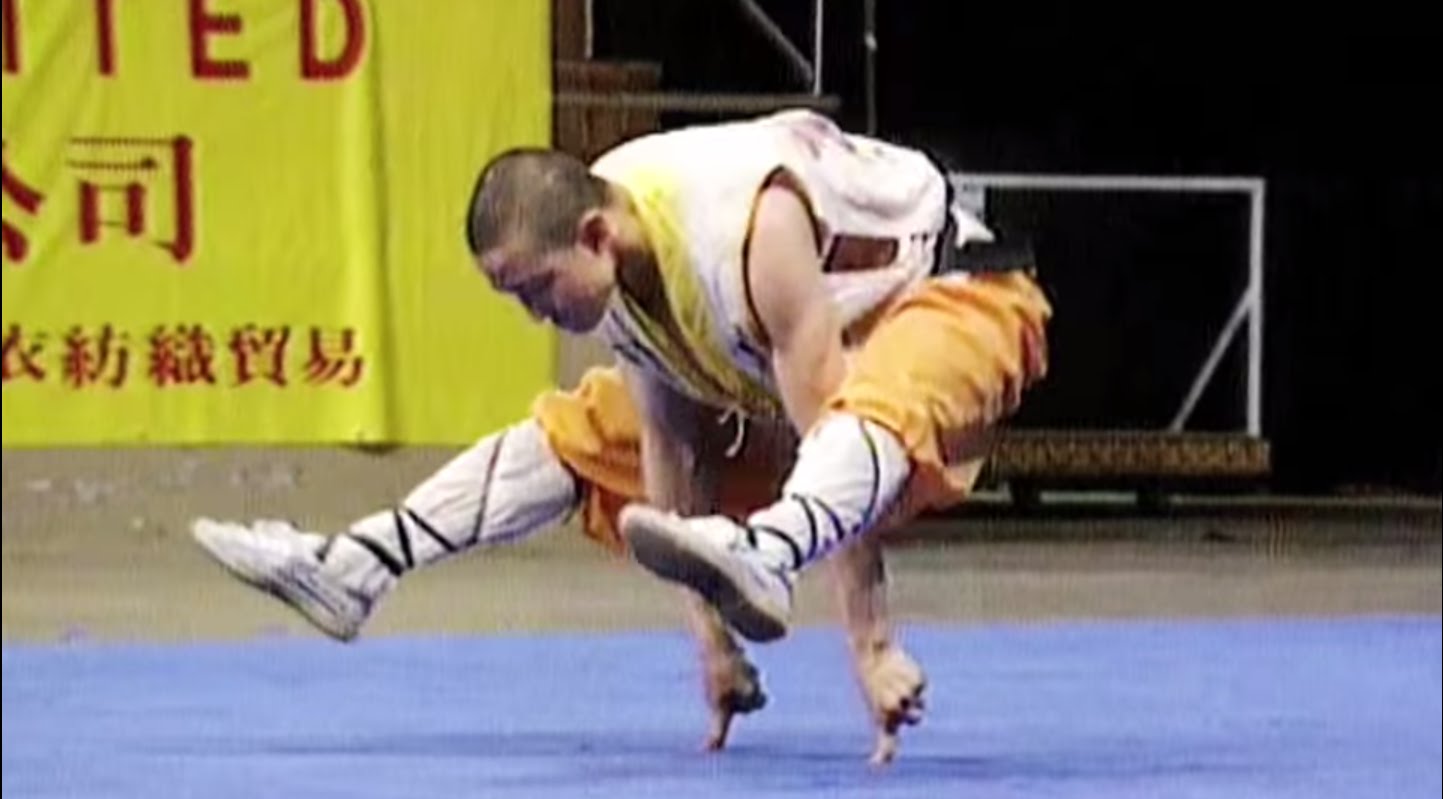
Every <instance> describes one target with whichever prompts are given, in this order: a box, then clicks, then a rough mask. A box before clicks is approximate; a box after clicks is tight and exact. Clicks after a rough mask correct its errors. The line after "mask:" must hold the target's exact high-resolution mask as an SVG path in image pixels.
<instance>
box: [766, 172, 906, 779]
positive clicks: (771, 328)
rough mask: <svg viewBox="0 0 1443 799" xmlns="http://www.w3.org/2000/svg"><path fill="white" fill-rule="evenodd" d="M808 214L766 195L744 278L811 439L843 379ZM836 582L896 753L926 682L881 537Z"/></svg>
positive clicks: (835, 326)
mask: <svg viewBox="0 0 1443 799" xmlns="http://www.w3.org/2000/svg"><path fill="white" fill-rule="evenodd" d="M813 230H814V226H813V221H812V217H811V211H810V210H809V209H808V208H807V204H806V202H805V201H804V200H803V198H802V195H801V194H800V193H799V191H798V190H797V188H796V187H795V186H794V185H792V184H791V183H790V182H789V181H787V180H782V181H780V182H775V183H773V184H772V185H770V186H768V187H767V188H766V189H765V190H763V192H762V194H761V196H760V197H759V198H758V201H757V211H756V215H755V217H754V222H753V228H752V238H751V248H750V250H749V256H748V257H749V263H748V269H747V275H748V279H749V280H751V281H753V282H752V285H751V286H750V289H751V296H752V297H753V298H754V300H755V305H756V312H757V316H758V321H759V322H760V323H761V325H762V326H763V328H764V329H765V331H766V334H767V336H768V337H769V339H770V343H771V348H772V364H773V369H774V370H775V373H776V379H777V385H778V387H779V388H780V390H781V393H782V401H783V403H784V404H785V405H786V409H787V415H788V416H789V417H790V418H791V420H792V423H793V425H795V426H796V429H797V431H798V432H799V433H800V434H802V435H805V434H806V433H807V431H808V430H809V429H810V428H811V427H812V425H813V424H815V423H816V421H817V420H818V418H819V417H820V416H821V413H822V411H823V409H824V407H825V403H826V402H827V400H828V398H830V397H831V395H832V394H833V393H834V392H835V391H836V390H837V389H838V387H840V386H841V383H842V380H843V379H844V378H845V376H846V363H845V361H844V358H843V353H842V331H841V324H840V321H839V319H838V317H837V312H836V310H835V308H834V306H833V305H832V302H831V298H830V297H829V296H828V295H827V290H826V284H825V280H824V278H823V276H822V267H821V257H820V255H819V254H818V252H817V248H816V244H815V239H814V236H813ZM830 571H831V577H832V582H833V586H834V588H835V591H836V596H837V605H838V608H839V610H840V611H841V615H842V619H843V622H844V623H845V625H846V627H847V639H848V642H849V643H850V644H851V649H852V659H853V663H854V664H855V665H856V668H857V676H858V679H859V680H860V682H861V685H862V690H863V693H864V694H865V696H866V699H867V704H868V706H869V709H870V710H871V711H872V715H873V719H874V721H875V723H876V724H877V727H878V737H877V744H876V749H875V750H874V752H873V754H872V759H873V761H874V762H877V763H884V762H887V761H889V760H891V759H892V757H893V756H894V754H895V753H896V750H897V732H898V729H899V728H900V727H901V726H902V725H903V724H909V723H916V722H917V721H918V720H919V719H920V718H921V712H922V701H921V691H922V690H923V687H924V686H925V685H926V680H925V677H924V676H923V675H922V671H921V669H920V668H918V667H917V664H916V663H915V662H914V661H913V660H912V659H911V657H909V656H908V655H907V654H906V653H905V652H904V651H902V649H901V648H900V647H898V646H896V645H895V643H894V642H893V639H892V630H891V626H890V624H889V622H888V614H887V591H886V579H885V570H884V567H883V561H882V545H881V542H880V541H879V540H878V539H877V538H876V537H875V536H866V537H863V539H862V540H859V541H855V542H853V543H852V544H851V545H850V546H848V547H845V548H844V549H843V550H842V551H840V552H838V553H837V554H836V555H834V556H833V558H832V562H831V569H830Z"/></svg>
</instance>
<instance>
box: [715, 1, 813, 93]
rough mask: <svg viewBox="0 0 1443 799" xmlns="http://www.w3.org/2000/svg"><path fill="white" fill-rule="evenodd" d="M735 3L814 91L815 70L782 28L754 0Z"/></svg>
mask: <svg viewBox="0 0 1443 799" xmlns="http://www.w3.org/2000/svg"><path fill="white" fill-rule="evenodd" d="M817 2H818V4H820V3H821V0H817ZM736 4H737V5H738V6H740V7H741V10H742V12H743V13H745V14H746V16H747V19H750V20H751V21H752V24H753V25H756V26H757V30H759V31H761V33H762V35H763V36H765V37H766V38H767V39H768V40H769V41H771V43H772V46H774V47H776V48H777V50H778V51H779V52H780V53H781V54H782V55H783V56H784V57H785V58H786V60H787V64H788V65H790V66H791V68H792V71H793V72H796V73H797V77H799V78H801V79H802V81H803V82H804V83H810V84H812V86H813V90H814V91H815V87H816V86H817V85H820V81H821V78H820V77H818V76H817V74H816V73H817V70H814V69H812V65H811V64H808V63H807V58H806V56H804V55H802V52H801V51H800V50H798V49H797V46H796V45H794V44H792V40H791V39H788V38H787V35H786V34H785V33H782V29H781V28H779V27H777V23H776V22H773V21H772V18H771V17H769V16H767V12H766V11H764V10H762V7H761V6H759V5H757V4H756V0H736ZM818 13H820V12H818Z"/></svg>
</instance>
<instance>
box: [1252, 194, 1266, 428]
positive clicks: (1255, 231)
mask: <svg viewBox="0 0 1443 799" xmlns="http://www.w3.org/2000/svg"><path fill="white" fill-rule="evenodd" d="M1252 199H1253V202H1252V219H1251V220H1250V224H1251V226H1252V227H1251V230H1250V231H1249V236H1248V270H1249V281H1248V282H1249V283H1250V286H1249V290H1250V292H1251V293H1252V313H1251V314H1250V317H1251V318H1250V319H1249V322H1250V324H1249V325H1248V435H1250V436H1255V437H1256V436H1261V435H1262V434H1263V208H1264V205H1265V201H1266V199H1267V187H1266V184H1263V183H1261V182H1260V183H1259V184H1258V186H1257V188H1255V189H1254V190H1253V192H1252Z"/></svg>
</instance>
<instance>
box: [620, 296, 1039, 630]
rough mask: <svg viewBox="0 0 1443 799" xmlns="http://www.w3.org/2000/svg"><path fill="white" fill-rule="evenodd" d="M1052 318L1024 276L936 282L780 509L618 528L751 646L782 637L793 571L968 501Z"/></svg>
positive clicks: (834, 411)
mask: <svg viewBox="0 0 1443 799" xmlns="http://www.w3.org/2000/svg"><path fill="white" fill-rule="evenodd" d="M1050 313H1051V310H1050V308H1049V307H1048V305H1047V302H1046V300H1045V299H1044V298H1043V297H1042V295H1041V292H1040V291H1039V290H1038V289H1037V287H1036V286H1035V284H1033V283H1032V282H1031V280H1030V279H1028V278H1027V277H1026V276H1024V275H1021V274H1020V273H1009V274H1005V275H989V276H986V277H970V278H969V277H967V276H962V277H961V278H960V279H959V278H957V277H949V278H939V279H934V280H931V281H928V283H926V284H924V285H923V286H921V287H918V288H917V289H915V290H914V291H913V292H912V293H911V294H909V295H907V296H906V297H904V298H903V299H902V300H900V301H899V302H898V303H897V304H896V306H895V307H894V308H892V309H891V310H890V311H889V312H888V314H887V315H886V317H884V318H883V320H882V321H881V322H880V323H879V324H878V325H877V328H876V329H875V331H874V332H873V333H872V335H871V336H870V337H869V338H868V340H867V342H866V344H865V345H864V346H863V348H862V351H861V352H860V353H859V355H858V357H857V358H856V360H855V361H854V363H853V364H852V366H851V368H850V371H849V373H848V376H847V379H846V381H845V382H844V383H843V386H842V389H841V390H840V391H839V392H838V394H837V396H835V397H834V398H833V399H832V400H831V401H830V402H829V403H828V408H829V411H830V412H829V414H828V415H827V416H826V417H824V418H823V419H822V421H820V422H819V423H818V424H817V425H816V427H815V428H813V429H812V430H811V431H810V432H809V433H808V434H807V436H806V438H805V439H804V440H803V441H802V445H801V447H800V450H799V452H798V458H797V464H796V466H795V467H794V468H793V470H792V473H791V475H790V477H789V478H788V479H787V482H786V485H785V486H784V487H783V490H782V494H781V498H780V499H778V500H777V501H776V502H774V503H773V504H772V505H770V506H768V507H766V508H763V509H762V510H760V511H758V512H756V513H754V514H752V515H751V516H750V517H748V519H747V521H746V524H745V525H737V524H734V523H731V522H729V521H728V520H726V519H724V518H720V517H708V518H702V519H680V518H678V517H676V516H673V515H670V514H665V513H661V512H658V511H656V510H655V509H651V508H647V507H645V506H631V507H629V508H627V509H626V511H625V513H624V515H623V518H622V528H623V533H624V534H625V536H626V538H627V540H628V542H629V543H630V544H631V545H632V549H633V552H634V554H635V555H636V557H637V559H638V560H639V561H640V562H641V563H642V564H643V565H644V566H646V567H647V568H648V569H651V570H652V571H653V572H655V573H657V574H659V575H660V576H662V577H663V578H665V579H670V580H674V581H677V582H681V583H684V584H687V585H690V586H692V587H693V588H696V589H697V590H698V591H699V592H701V593H702V594H703V595H704V596H707V597H708V598H709V599H711V600H712V602H713V603H714V604H715V605H716V606H717V608H718V610H720V611H721V613H722V614H723V616H725V617H726V618H727V620H728V621H729V622H731V623H732V624H733V625H734V626H735V627H736V628H737V630H738V631H739V632H741V633H742V634H743V635H744V636H747V637H750V638H752V639H753V640H771V639H774V638H777V637H780V636H781V635H784V634H785V632H786V622H787V617H788V615H789V613H790V610H791V581H792V579H793V576H794V575H795V574H796V573H797V572H800V571H802V570H804V569H806V568H807V567H809V566H810V565H811V564H813V563H815V562H817V561H818V560H820V559H821V558H822V557H824V556H825V555H826V553H827V552H829V551H831V550H832V549H835V548H836V547H838V546H840V545H841V544H843V543H844V542H846V541H848V540H850V539H853V538H856V537H859V536H862V535H865V534H867V533H868V532H869V531H871V530H873V529H875V528H877V527H878V526H879V525H880V524H881V523H882V522H883V521H884V520H887V521H904V520H906V519H907V518H910V517H911V516H913V515H915V514H916V513H918V512H920V511H921V510H924V509H926V508H929V507H937V506H941V505H946V504H951V503H954V502H956V501H959V500H960V499H962V498H963V497H965V496H966V494H967V492H968V491H969V490H970V489H971V485H972V481H973V480H975V479H976V476H977V473H978V471H979V468H980V463H981V459H982V457H983V456H984V455H985V454H986V450H987V447H988V446H989V443H990V433H991V431H992V428H993V426H994V425H995V424H996V423H997V422H998V421H1000V420H1001V419H1002V418H1004V417H1005V416H1006V415H1008V414H1010V413H1011V412H1012V411H1013V410H1015V408H1016V406H1017V404H1018V402H1019V401H1020V396H1021V392H1022V389H1023V388H1024V387H1025V386H1026V385H1028V384H1029V383H1031V382H1033V381H1035V380H1037V379H1039V378H1040V377H1041V376H1042V374H1043V373H1044V371H1045V366H1046V358H1045V350H1044V343H1043V342H1044V339H1043V332H1042V331H1043V328H1044V326H1045V323H1046V320H1047V318H1048V317H1049V316H1050Z"/></svg>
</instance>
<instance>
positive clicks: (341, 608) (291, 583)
mask: <svg viewBox="0 0 1443 799" xmlns="http://www.w3.org/2000/svg"><path fill="white" fill-rule="evenodd" d="M191 534H192V535H193V536H194V537H195V540H196V542H197V543H199V544H200V545H201V546H202V547H204V548H205V550H206V551H207V552H209V553H210V555H211V557H214V558H215V559H216V560H218V561H220V564H221V565H222V566H224V567H225V568H226V569H227V570H228V571H230V573H231V574H234V575H235V576H236V577H238V578H240V579H241V580H242V581H244V582H246V583H249V584H250V585H253V586H255V587H256V588H259V589H260V590H262V591H265V592H266V593H269V594H272V595H273V596H275V597H277V598H279V599H280V600H281V601H283V602H285V603H286V604H288V605H290V606H291V607H293V608H295V609H296V610H297V611H299V612H300V614H301V615H302V616H304V617H305V618H306V620H307V621H309V622H310V623H311V624H314V625H315V626H316V627H317V628H319V629H320V630H321V631H322V632H324V633H325V634H327V635H329V636H331V637H332V638H336V639H338V640H341V641H349V640H351V639H352V638H355V637H356V634H357V633H359V632H360V630H361V625H362V624H364V623H365V621H366V618H367V617H368V616H370V615H371V605H372V602H373V600H372V599H371V598H370V597H368V596H366V595H364V594H362V593H360V592H358V591H354V590H351V589H350V588H348V587H346V586H345V585H343V584H342V583H341V581H340V580H339V579H338V578H337V577H335V576H334V575H331V574H328V573H326V572H325V571H324V570H323V569H322V563H321V558H320V552H321V551H322V548H323V547H324V545H325V542H326V540H327V539H326V537H325V536H321V535H317V534H315V533H305V532H301V531H299V530H297V529H295V528H294V527H292V526H290V525H289V524H287V523H285V522H273V521H260V522H256V523H255V524H254V525H250V526H247V525H243V524H234V523H231V522H217V521H214V520H211V519H197V520H196V521H195V522H194V523H193V524H192V525H191Z"/></svg>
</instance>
